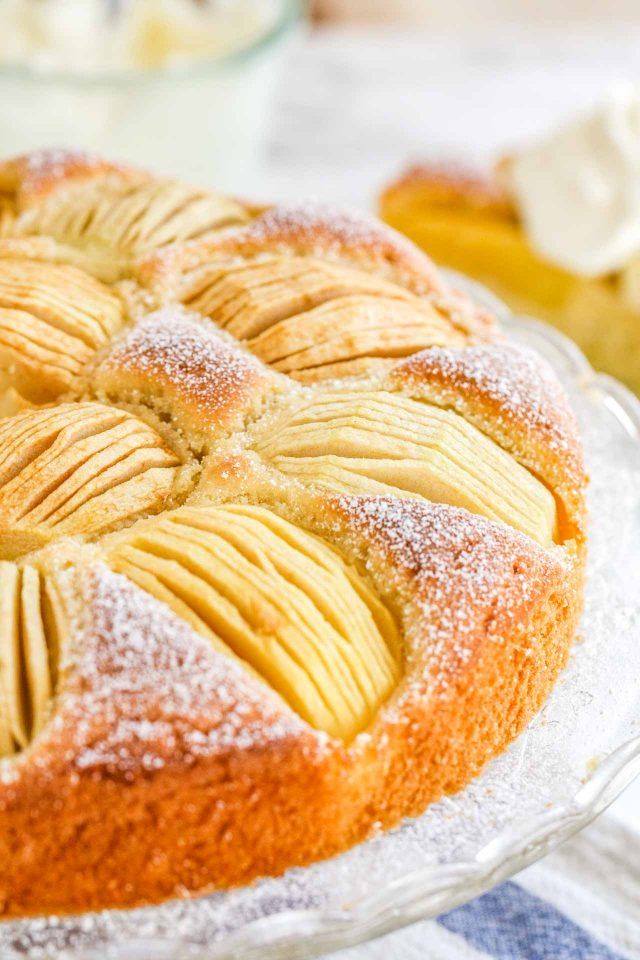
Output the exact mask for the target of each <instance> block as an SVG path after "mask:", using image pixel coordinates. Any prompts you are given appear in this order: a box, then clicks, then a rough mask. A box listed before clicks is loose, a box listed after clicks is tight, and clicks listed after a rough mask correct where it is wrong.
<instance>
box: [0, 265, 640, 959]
mask: <svg viewBox="0 0 640 960" xmlns="http://www.w3.org/2000/svg"><path fill="white" fill-rule="evenodd" d="M452 276H453V278H454V279H455V281H456V282H457V284H458V286H460V287H463V288H465V289H466V290H467V291H468V292H469V293H470V294H472V296H473V298H474V299H475V300H476V301H478V302H480V303H482V304H483V305H485V306H487V307H488V308H489V309H491V310H492V312H494V313H495V314H496V315H497V316H498V317H499V319H500V321H501V324H502V325H503V326H504V327H505V328H507V329H509V328H511V329H512V330H513V332H514V333H515V332H516V331H522V332H526V333H527V334H529V335H530V336H531V337H533V339H534V340H535V339H539V340H541V341H544V343H545V348H546V352H547V353H548V352H549V350H551V352H552V353H553V354H554V355H555V359H556V360H557V361H558V363H559V364H560V365H561V367H562V368H563V370H564V371H565V373H566V375H567V376H568V377H569V379H570V380H572V381H573V383H574V384H575V385H576V386H577V387H578V388H579V390H580V391H581V392H582V391H586V390H589V391H590V392H592V391H596V392H597V394H598V395H599V398H600V402H601V404H602V405H603V406H605V407H606V408H607V411H608V413H609V414H610V415H611V416H612V417H613V418H614V419H615V420H616V421H617V423H618V424H619V425H620V426H621V427H622V428H623V430H624V431H625V433H626V434H627V435H629V436H630V437H631V438H633V439H634V440H638V441H640V400H638V399H637V398H636V397H635V396H634V395H633V394H632V393H631V392H630V391H629V390H628V389H627V388H626V387H624V386H623V385H622V384H620V383H618V382H617V381H616V380H614V379H613V378H612V377H609V376H608V375H606V374H600V373H596V372H595V371H594V370H593V369H592V367H591V366H590V364H589V363H588V361H587V359H586V358H585V357H584V355H583V354H582V353H581V351H580V350H579V348H578V347H577V346H576V345H575V344H574V343H573V342H572V341H571V340H569V339H568V338H567V337H565V336H564V335H563V334H561V333H559V332H558V331H556V330H554V329H552V328H550V327H549V326H548V325H546V324H544V323H542V322H541V321H538V320H535V319H533V318H530V317H516V316H513V315H512V314H511V313H510V311H509V310H508V308H507V307H506V306H505V305H504V304H502V303H501V302H500V301H499V300H498V299H497V298H496V297H494V296H493V294H491V293H489V292H488V291H487V290H485V289H484V288H483V287H481V286H480V285H478V284H476V283H475V282H472V281H469V280H468V278H466V277H462V276H460V275H455V274H452ZM639 449H640V443H639ZM637 776H640V736H638V737H634V738H633V739H631V740H629V741H627V742H626V743H622V744H621V745H620V746H618V748H617V749H615V750H613V751H612V752H611V753H610V754H609V755H608V756H606V757H605V758H604V759H602V760H601V762H599V765H598V766H597V769H596V770H595V771H594V772H593V773H592V774H591V776H589V777H588V778H587V779H585V781H584V783H583V785H582V786H581V787H580V789H579V790H578V791H577V792H576V793H575V794H574V796H573V797H572V798H571V799H570V800H569V801H567V802H564V803H559V804H558V805H557V806H554V807H552V808H551V809H546V810H544V811H542V812H540V813H539V814H536V815H533V816H528V817H527V818H526V819H524V820H523V819H518V820H516V821H515V822H513V823H511V824H510V825H509V826H508V827H507V828H506V829H504V830H502V831H500V832H499V833H498V834H497V835H496V836H494V837H493V838H492V839H491V840H490V841H489V842H488V843H486V844H485V845H483V846H482V847H481V848H480V849H479V850H478V851H477V852H476V853H475V855H474V856H473V857H469V858H466V859H461V860H459V861H456V862H450V863H446V864H441V865H428V866H426V867H424V868H420V869H413V870H412V871H411V872H409V873H408V874H406V875H405V876H403V877H402V878H400V879H396V880H394V881H391V882H390V883H388V884H387V885H386V886H385V887H384V889H382V890H380V891H378V892H377V893H376V894H369V895H366V896H363V897H361V898H360V899H359V900H355V901H354V902H353V903H352V905H351V906H350V907H349V908H348V909H342V910H326V909H324V910H323V909H292V910H284V911H280V912H277V913H273V914H270V915H267V916H263V917H261V918H259V919H256V920H253V921H251V922H249V923H247V924H246V925H244V926H243V927H242V928H241V929H239V930H236V931H234V932H233V933H231V934H229V935H228V936H225V938H224V940H220V941H218V942H215V943H213V942H212V943H210V944H208V945H207V946H205V947H203V946H202V945H199V946H197V945H195V944H193V943H191V944H189V942H188V939H185V937H182V936H179V937H176V938H173V937H162V938H161V939H160V938H158V939H155V938H148V937H140V938H136V939H135V940H132V939H126V940H124V939H120V940H118V941H117V943H113V944H110V945H109V946H108V947H107V948H106V950H105V946H104V945H101V946H100V947H98V948H97V949H93V948H90V949H88V950H86V949H85V950H83V949H78V950H75V949H74V950H72V951H68V950H63V951H62V952H58V953H57V954H56V953H50V952H47V953H46V956H48V957H49V956H51V957H54V956H57V957H59V958H60V960H63V958H67V957H68V958H73V960H97V958H98V957H99V958H100V960H103V958H105V956H108V957H109V958H113V960H149V950H153V951H154V954H153V956H154V960H182V958H191V960H258V958H259V960H279V958H287V960H301V958H305V957H312V956H319V955H321V954H324V953H328V952H331V951H335V950H340V949H344V948H346V947H349V946H355V945H357V944H360V943H363V942H366V941H370V940H372V939H374V938H376V937H379V936H382V935H383V934H386V933H389V932H391V931H393V930H396V929H399V928H400V927H403V926H406V925H408V924H410V923H414V922H416V921H418V920H424V919H428V918H433V917H435V916H438V915H439V914H441V913H443V912H445V911H447V910H450V909H452V908H453V907H455V906H457V905H459V904H461V903H464V902H466V901H468V900H470V899H473V898H474V897H476V896H478V895H480V894H482V893H483V892H485V891H486V890H488V889H490V888H491V887H493V886H495V885H496V884H497V883H500V882H502V881H504V880H506V879H507V878H508V877H510V876H512V875H513V874H515V873H517V872H519V871H520V870H522V869H524V868H525V867H526V866H529V865H530V864H531V863H533V862H534V861H536V860H538V859H539V858H540V857H542V856H544V855H545V854H547V853H548V852H550V851H551V850H552V849H553V848H555V847H557V846H558V845H559V844H561V843H562V842H564V841H565V840H567V839H568V838H569V837H571V836H572V835H573V834H574V833H576V832H578V831H579V830H581V829H582V828H584V827H586V826H587V825H588V824H589V823H590V822H591V821H592V820H593V819H594V818H595V817H596V816H598V815H599V814H600V813H601V812H602V811H603V810H604V809H605V808H606V807H607V806H608V805H609V804H610V803H612V802H613V801H614V800H615V799H616V798H617V797H618V796H619V795H620V793H621V792H622V791H623V790H624V789H625V787H627V786H628V785H629V784H630V783H631V782H632V781H633V780H634V779H635V778H636V777H637ZM195 902H197V900H196V901H195ZM150 909H153V908H150ZM117 912H118V911H116V913H117ZM79 919H80V922H81V918H79ZM25 922H26V923H27V924H28V923H29V922H30V921H25ZM35 922H38V923H46V918H40V919H39V920H38V919H37V920H36V921H35ZM107 951H108V952H107ZM12 956H15V957H16V958H18V957H20V956H21V954H19V953H13V954H12ZM3 960H4V958H3ZM7 960H9V957H7Z"/></svg>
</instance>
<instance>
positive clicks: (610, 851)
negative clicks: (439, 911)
mask: <svg viewBox="0 0 640 960" xmlns="http://www.w3.org/2000/svg"><path fill="white" fill-rule="evenodd" d="M490 958H495V960H640V837H639V836H638V835H637V834H633V833H631V831H629V830H627V829H626V828H625V827H623V826H621V825H620V824H618V823H616V821H614V820H611V819H607V818H601V819H600V820H599V821H597V823H595V824H593V825H592V826H590V827H589V828H588V829H587V830H584V831H583V832H582V833H581V834H579V836H577V837H574V838H573V839H572V840H570V841H569V842H568V843H567V844H565V845H564V846H563V847H561V848H560V849H559V850H557V851H555V852H554V853H552V854H550V855H549V856H548V857H546V858H545V859H544V860H542V861H540V862H539V863H537V864H534V865H533V866H532V867H529V868H528V869H527V870H525V871H523V872H522V873H521V874H519V875H518V876H517V877H516V878H514V880H511V881H509V882H507V883H503V884H502V885H501V886H499V887H496V888H495V889H494V890H491V891H490V892H489V893H486V894H484V896H482V897H478V899H477V900H473V901H471V902H470V903H467V904H464V905H463V906H460V907H456V909H455V910H451V911H450V912H449V913H445V914H443V915H442V916H441V917H438V919H437V920H430V921H426V922H424V923H418V924H415V925H414V926H412V927H408V928H406V929H404V930H400V931H397V932H396V933H393V934H389V935H388V936H386V937H383V938H381V939H380V940H376V941H375V942H373V943H370V944H366V945H363V946H361V947H354V948H352V949H349V950H342V951H339V952H338V953H333V954H331V956H330V957H325V958H324V960H490Z"/></svg>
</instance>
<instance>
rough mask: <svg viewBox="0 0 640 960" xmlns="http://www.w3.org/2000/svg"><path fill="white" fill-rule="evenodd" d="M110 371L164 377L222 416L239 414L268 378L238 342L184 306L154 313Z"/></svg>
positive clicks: (123, 345)
mask: <svg viewBox="0 0 640 960" xmlns="http://www.w3.org/2000/svg"><path fill="white" fill-rule="evenodd" d="M105 367H106V368H107V369H109V368H110V369H113V370H116V371H117V370H130V371H133V372H134V373H141V374H143V375H146V376H148V378H149V380H150V381H151V382H153V381H154V380H155V379H156V378H157V379H160V380H161V381H163V382H165V383H169V384H171V385H172V386H173V387H175V388H176V389H177V390H179V391H180V394H181V396H182V399H187V400H190V401H194V402H196V403H197V405H198V408H199V410H200V411H201V412H205V413H207V414H209V415H214V414H215V415H218V416H219V415H221V414H224V413H228V412H230V411H232V410H234V409H235V408H236V407H237V405H238V403H240V402H241V401H242V398H243V397H245V396H247V394H248V393H249V392H250V388H251V387H252V385H253V384H256V383H257V382H258V381H259V380H260V379H261V378H262V377H264V376H266V373H265V371H264V368H263V367H262V365H261V364H260V362H259V361H258V360H257V359H256V358H255V357H254V356H253V355H252V354H250V353H247V352H246V351H245V350H243V349H242V348H241V347H240V346H239V345H238V343H237V341H235V340H233V339H232V338H231V337H229V336H227V335H226V334H224V332H223V331H220V330H218V328H217V327H215V326H214V325H213V324H212V323H210V322H208V321H202V320H201V318H197V317H196V316H195V315H193V314H190V313H189V312H188V311H186V310H184V309H183V308H181V307H179V306H171V307H165V308H164V309H162V310H159V311H157V312H155V313H152V314H149V315H148V316H147V317H146V318H145V319H144V320H142V321H141V322H140V323H139V324H138V325H137V326H136V327H135V328H134V329H133V331H131V332H130V333H129V334H127V335H126V336H125V337H124V338H123V340H121V341H120V342H119V343H118V344H117V345H116V347H115V348H114V350H113V352H112V353H111V354H110V356H109V357H108V358H107V359H106V360H105Z"/></svg>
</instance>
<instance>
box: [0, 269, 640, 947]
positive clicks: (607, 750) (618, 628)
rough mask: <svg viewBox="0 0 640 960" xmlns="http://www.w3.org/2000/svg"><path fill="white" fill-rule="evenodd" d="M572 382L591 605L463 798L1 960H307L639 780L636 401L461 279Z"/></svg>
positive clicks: (454, 890) (111, 916)
mask: <svg viewBox="0 0 640 960" xmlns="http://www.w3.org/2000/svg"><path fill="white" fill-rule="evenodd" d="M456 282H457V284H458V285H459V286H466V287H467V288H469V289H470V292H471V293H472V295H473V296H474V297H475V299H477V300H480V301H483V302H484V303H486V304H487V306H489V307H490V308H491V309H492V310H493V311H494V312H496V313H497V314H498V315H499V317H500V319H501V322H502V324H503V326H504V327H505V329H506V330H507V331H508V333H509V334H510V335H511V336H513V337H514V338H516V339H517V340H519V341H522V342H524V343H526V344H529V345H530V346H532V347H534V348H535V349H536V350H538V351H539V352H540V353H542V354H543V355H544V356H545V357H546V358H547V360H548V361H549V362H550V363H551V364H552V365H553V367H554V368H555V369H556V371H557V372H558V374H559V376H560V377H561V379H562V380H563V382H564V384H565V385H566V387H567V390H568V391H569V393H570V395H571V399H572V401H573V405H574V407H575V410H576V412H577V413H578V415H579V417H580V421H581V425H582V430H583V437H584V443H585V447H586V453H587V460H588V468H589V472H590V475H591V486H590V494H589V498H590V516H591V521H590V522H591V530H590V562H589V575H588V582H587V594H586V609H585V614H584V618H583V622H582V628H581V633H580V636H579V637H578V640H577V642H576V644H575V648H574V651H573V654H572V657H571V661H570V663H569V666H568V667H567V669H566V670H565V672H564V673H563V675H562V676H561V678H560V680H559V682H558V684H557V687H556V689H555V691H554V693H553V695H552V697H551V699H550V700H549V701H548V703H547V704H546V706H545V707H544V709H543V710H542V711H541V712H540V714H539V715H538V716H537V717H536V718H535V720H534V721H533V723H532V724H531V725H530V727H529V728H528V729H527V730H526V731H525V733H523V734H522V736H520V738H519V739H518V740H517V741H516V742H515V743H514V744H513V745H512V746H511V748H510V749H509V750H508V751H507V752H506V753H505V754H503V755H502V756H501V757H499V758H498V759H497V760H494V761H493V763H491V764H490V765H489V766H488V767H487V768H486V769H485V771H484V773H483V774H482V776H480V777H479V778H478V779H477V780H475V781H474V782H473V783H471V784H470V785H469V786H468V787H467V788H466V789H465V790H464V791H462V792H461V793H459V794H457V795H456V796H453V797H447V798H445V799H444V800H442V801H440V802H439V803H437V804H434V805H432V806H431V807H430V808H429V809H428V810H427V811H426V813H424V814H423V816H421V817H419V818H417V819H415V820H408V821H406V822H405V823H404V824H403V825H402V826H401V827H400V828H399V829H397V830H395V831H393V832H391V833H388V834H385V835H381V836H378V837H376V838H374V839H372V840H370V841H368V842H367V843H364V844H362V845H360V846H358V847H356V848H354V849H353V850H350V851H348V852H347V853H345V854H343V855H341V856H339V857H336V858H335V859H332V860H328V861H324V862H321V863H317V864H314V865H312V866H310V867H306V868H301V869H295V870H290V871H289V872H288V873H286V874H285V875H284V876H282V877H279V878H276V879H267V880H263V881H261V882H259V883H256V884H254V885H253V886H251V887H247V888H244V889H240V890H235V891H232V892H230V893H219V894H214V895H211V896H208V897H202V898H199V899H196V900H182V901H173V902H170V903H168V904H164V905H162V906H160V907H152V908H145V909H140V910H134V911H110V912H106V913H100V914H91V915H85V916H82V917H72V918H38V919H32V920H25V921H17V922H13V921H12V922H8V923H3V924H0V956H1V957H2V958H3V960H14V958H19V957H24V956H34V957H35V956H38V957H46V958H55V960H62V958H69V960H98V958H99V960H105V958H106V957H108V958H111V960H143V958H144V960H149V958H151V957H153V960H169V958H170V960H186V958H190V960H192V958H198V960H231V958H233V960H249V958H252V960H272V958H284V957H286V958H288V960H295V958H302V957H311V956H316V955H318V954H322V953H326V952H330V951H332V950H337V949H340V948H342V947H346V946H350V945H353V944H357V943H360V942H363V941H366V940H369V939H373V938H374V937H376V936H379V935H381V934H384V933H387V932H389V931H391V930H393V929H395V928H397V927H400V926H403V925H405V924H408V923H412V922H413V921H416V920H420V919H425V918H428V917H433V916H436V915H437V914H439V913H442V912H443V911H446V910H449V909H450V908H452V907H454V906H456V905H457V904H460V903H462V902H464V901H466V900H469V899H471V898H472V897H475V896H477V895H479V894H481V893H482V892H483V891H485V890H487V889H489V888H490V887H492V886H493V885H494V884H497V883H500V882H501V881H503V880H505V879H506V878H507V877H509V876H511V875H512V874H514V873H516V872H517V871H519V870H521V869H522V868H523V867H526V866H527V865H528V864H530V863H532V862H533V861H534V860H536V859H538V858H539V857H542V856H544V854H546V853H548V852H549V851H550V850H552V849H553V848H554V847H556V846H558V844H560V843H562V842H563V841H564V840H566V839H567V838H568V837H570V836H571V835H572V834H573V833H575V832H576V831H577V830H580V829H581V828H582V827H584V826H586V825H587V824H588V823H589V821H591V820H592V819H593V818H594V817H595V816H597V815H598V814H599V813H600V812H601V811H602V810H604V809H605V807H606V806H607V805H608V804H609V803H611V801H612V800H614V799H615V798H616V797H617V796H618V794H619V793H620V792H621V791H622V790H623V789H624V787H626V786H627V785H628V784H629V783H630V782H631V781H632V780H633V778H634V777H635V776H636V775H637V774H639V773H640V683H638V679H639V678H640V402H639V401H638V400H636V399H635V397H633V396H632V394H631V393H629V391H627V390H626V389H625V388H624V387H622V386H621V385H620V384H619V383H617V382H616V381H614V380H612V379H611V378H610V377H608V376H604V375H601V374H596V373H594V371H593V370H592V369H591V368H590V366H589V364H588V363H587V361H586V360H585V358H584V357H583V356H582V354H581V353H580V351H579V350H578V348H577V347H575V346H574V345H573V344H572V343H571V342H570V341H569V340H567V339H566V338H565V337H563V336H562V335H561V334H559V333H557V332H555V331H554V330H552V329H550V328H549V327H547V326H545V325H544V324H541V323H539V322H538V321H535V320H532V319H529V318H522V317H514V316H511V315H510V314H509V311H508V310H507V309H506V308H505V307H504V306H503V305H502V304H500V303H499V302H497V301H496V300H495V299H494V298H493V297H491V296H490V295H489V294H487V293H486V291H484V290H482V289H480V288H478V287H476V286H475V285H471V284H469V283H468V281H466V280H463V278H456Z"/></svg>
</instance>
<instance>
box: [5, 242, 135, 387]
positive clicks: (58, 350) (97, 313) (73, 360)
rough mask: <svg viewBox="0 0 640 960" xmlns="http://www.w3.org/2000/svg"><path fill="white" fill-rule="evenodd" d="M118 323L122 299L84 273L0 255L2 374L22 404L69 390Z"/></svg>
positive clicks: (121, 315)
mask: <svg viewBox="0 0 640 960" xmlns="http://www.w3.org/2000/svg"><path fill="white" fill-rule="evenodd" d="M122 323H123V309H122V304H121V302H120V300H119V299H118V298H117V297H116V296H115V295H114V294H113V293H111V292H110V291H109V290H108V289H107V287H105V286H103V285H102V284H101V283H99V282H98V281H97V280H94V279H93V277H90V276H89V275H88V274H86V273H84V272H83V271H82V270H78V269H77V268H76V267H72V266H64V265H63V266H60V265H55V264H49V263H41V262H39V261H37V260H28V259H24V258H19V257H15V258H11V257H6V258H1V257H0V374H1V373H4V379H5V380H6V381H7V383H10V385H11V386H12V387H14V388H15V389H16V390H17V391H18V392H19V393H20V395H21V396H23V397H24V398H25V399H26V400H28V401H33V402H35V403H45V402H46V401H48V400H53V399H55V398H56V397H58V396H60V395H61V394H62V393H65V392H67V391H68V390H71V389H72V388H73V387H74V386H75V385H76V384H77V383H78V380H79V378H80V377H81V376H82V373H83V371H84V368H85V366H86V364H87V363H88V362H89V360H91V358H92V357H93V355H94V354H95V352H96V350H98V349H99V348H100V347H102V346H104V345H105V344H106V343H108V341H109V339H110V338H111V336H112V335H113V334H114V333H115V331H116V330H118V329H119V328H120V327H121V326H122Z"/></svg>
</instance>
